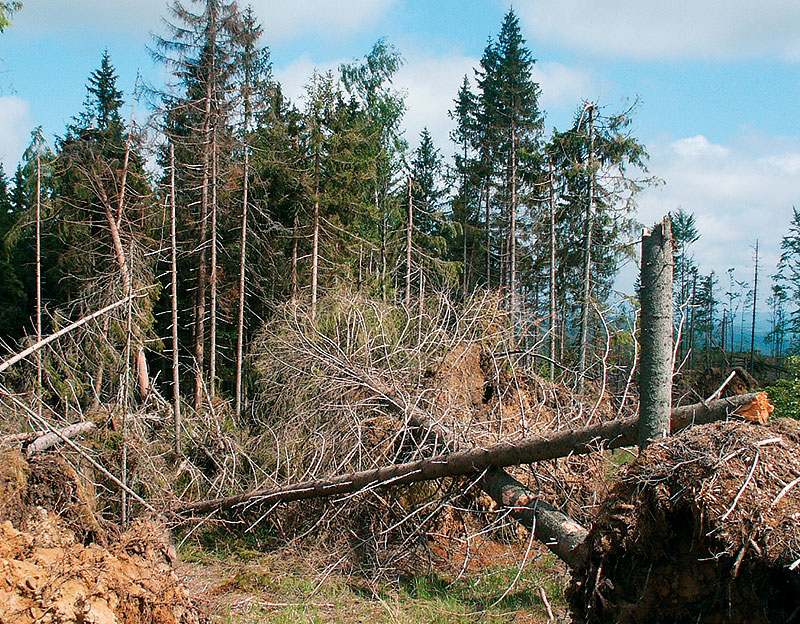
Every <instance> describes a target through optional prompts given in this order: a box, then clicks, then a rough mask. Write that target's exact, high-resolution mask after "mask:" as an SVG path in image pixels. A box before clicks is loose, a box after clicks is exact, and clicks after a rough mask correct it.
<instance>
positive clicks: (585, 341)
mask: <svg viewBox="0 0 800 624" xmlns="http://www.w3.org/2000/svg"><path fill="white" fill-rule="evenodd" d="M588 109H589V163H588V167H587V169H588V173H589V198H588V201H587V203H586V217H585V225H584V227H585V232H584V243H583V300H582V301H581V338H580V346H579V349H580V353H579V362H578V374H579V375H580V379H579V381H578V392H579V393H580V394H583V389H584V386H585V383H586V356H587V351H588V348H589V297H590V295H591V292H592V291H591V285H590V282H591V278H592V230H593V223H592V218H593V216H594V178H595V171H594V104H591V103H590V104H589V105H588Z"/></svg>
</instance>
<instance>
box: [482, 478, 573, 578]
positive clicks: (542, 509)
mask: <svg viewBox="0 0 800 624" xmlns="http://www.w3.org/2000/svg"><path fill="white" fill-rule="evenodd" d="M478 487H480V488H481V489H482V490H483V491H484V492H486V493H487V494H488V495H489V496H491V497H492V499H494V500H495V502H497V503H498V504H500V505H502V506H503V507H506V508H508V509H510V510H511V515H512V516H514V518H516V520H517V521H518V522H519V523H520V524H522V525H523V526H524V527H526V528H527V529H528V530H530V531H532V532H533V534H534V536H536V538H537V539H538V540H539V541H540V542H542V543H543V544H545V545H546V546H547V547H548V548H549V549H550V551H551V552H552V553H553V554H554V555H556V556H557V557H558V558H559V559H561V560H562V561H563V562H564V563H566V564H567V565H568V566H569V567H571V568H573V569H574V568H579V567H580V566H581V565H582V564H583V563H584V561H585V560H586V555H587V552H586V549H585V546H584V544H585V542H586V538H587V537H588V535H589V531H587V530H586V528H584V527H583V526H581V525H580V524H578V523H577V522H575V521H574V520H573V519H572V518H570V517H569V516H568V515H566V514H565V513H563V512H561V511H559V510H558V509H556V508H555V507H553V506H552V505H550V504H549V503H547V502H546V501H544V500H542V499H541V498H538V497H537V496H536V495H535V494H534V493H533V492H531V491H530V490H529V489H528V488H526V487H525V486H524V485H523V484H522V483H520V482H519V481H517V480H516V479H515V478H514V477H512V476H511V475H509V474H508V473H507V472H505V471H504V470H501V469H499V468H490V469H489V470H487V471H486V474H484V475H483V476H482V477H481V480H480V481H479V482H478Z"/></svg>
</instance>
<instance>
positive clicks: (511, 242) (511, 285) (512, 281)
mask: <svg viewBox="0 0 800 624" xmlns="http://www.w3.org/2000/svg"><path fill="white" fill-rule="evenodd" d="M509 212H510V213H511V214H510V215H509V216H510V223H509V232H508V247H509V279H508V290H509V307H510V310H511V323H512V325H516V320H517V312H518V310H517V128H516V125H515V124H514V123H512V124H511V206H510V207H509Z"/></svg>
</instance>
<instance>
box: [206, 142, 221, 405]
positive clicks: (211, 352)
mask: <svg viewBox="0 0 800 624" xmlns="http://www.w3.org/2000/svg"><path fill="white" fill-rule="evenodd" d="M218 216H219V215H218V208H217V129H216V127H214V129H213V131H212V133H211V271H210V276H209V277H210V284H209V290H210V291H211V293H210V300H211V301H210V307H211V310H210V311H209V317H210V321H211V327H210V328H209V333H210V334H211V336H210V340H209V346H208V395H209V397H211V398H214V396H215V395H216V388H217V220H218Z"/></svg>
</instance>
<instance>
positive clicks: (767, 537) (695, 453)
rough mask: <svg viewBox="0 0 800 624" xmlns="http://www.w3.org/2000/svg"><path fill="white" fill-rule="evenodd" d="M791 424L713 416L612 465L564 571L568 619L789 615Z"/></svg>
mask: <svg viewBox="0 0 800 624" xmlns="http://www.w3.org/2000/svg"><path fill="white" fill-rule="evenodd" d="M798 458H800V424H798V423H797V422H796V421H788V420H778V421H774V422H771V423H769V424H768V425H766V426H762V427H759V426H755V425H752V424H750V423H740V422H721V423H715V424H711V425H704V426H700V427H696V428H693V429H691V430H688V431H686V432H684V433H682V434H679V435H677V436H675V437H673V438H670V439H667V440H665V441H664V442H661V443H658V444H656V445H653V446H652V447H650V448H649V449H648V450H647V451H646V452H645V453H644V454H642V455H641V456H640V458H639V459H638V460H637V461H636V462H635V463H633V464H632V465H631V466H630V467H629V469H628V470H627V471H626V472H625V473H624V474H623V476H622V478H621V479H620V481H619V483H618V484H617V485H616V486H615V488H614V490H613V491H612V493H611V495H610V496H609V498H608V499H607V500H606V501H605V503H604V505H603V508H602V510H601V512H600V514H599V516H598V518H597V521H596V523H595V524H594V526H593V528H592V531H591V533H590V536H589V542H588V543H589V547H590V556H589V562H588V564H587V566H586V567H585V569H583V570H580V571H577V572H575V573H574V575H573V583H572V586H571V589H570V601H571V604H572V607H573V611H574V617H575V621H576V622H587V623H588V622H603V623H605V622H615V623H616V622H619V623H621V624H628V623H633V622H642V621H649V622H677V621H687V622H704V623H709V624H717V623H722V622H732V623H742V624H744V623H745V622H748V623H757V624H758V623H764V624H767V623H771V622H797V621H800V569H798V567H800V564H798V563H797V562H798V560H800V480H799V478H800V462H799V461H798Z"/></svg>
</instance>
